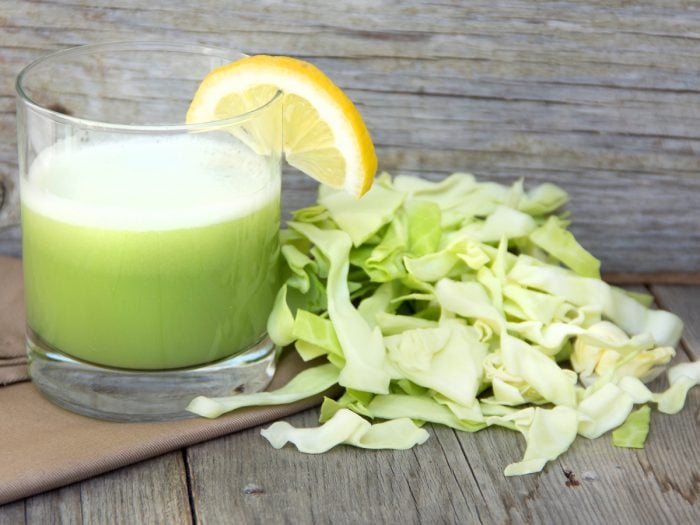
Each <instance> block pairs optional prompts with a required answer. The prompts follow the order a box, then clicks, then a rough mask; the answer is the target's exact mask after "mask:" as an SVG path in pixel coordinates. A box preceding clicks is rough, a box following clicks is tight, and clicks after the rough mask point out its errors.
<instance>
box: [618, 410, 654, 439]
mask: <svg viewBox="0 0 700 525" xmlns="http://www.w3.org/2000/svg"><path fill="white" fill-rule="evenodd" d="M650 421H651V408H649V405H644V406H642V407H639V408H638V409H637V410H634V411H633V412H632V413H630V415H629V416H628V417H627V420H626V421H625V422H624V423H623V424H622V425H621V426H620V427H618V428H617V429H615V430H613V433H612V440H613V445H615V446H616V447H622V448H644V443H645V442H646V440H647V435H648V434H649V422H650Z"/></svg>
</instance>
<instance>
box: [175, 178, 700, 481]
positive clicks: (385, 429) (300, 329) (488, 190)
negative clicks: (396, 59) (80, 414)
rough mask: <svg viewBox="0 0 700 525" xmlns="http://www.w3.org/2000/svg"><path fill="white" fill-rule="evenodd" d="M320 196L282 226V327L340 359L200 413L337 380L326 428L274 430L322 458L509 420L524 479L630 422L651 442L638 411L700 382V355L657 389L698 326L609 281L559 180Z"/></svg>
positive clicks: (377, 187) (512, 468)
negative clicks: (687, 333)
mask: <svg viewBox="0 0 700 525" xmlns="http://www.w3.org/2000/svg"><path fill="white" fill-rule="evenodd" d="M319 195H320V196H319V200H318V203H317V204H315V205H313V206H311V207H308V208H305V209H301V210H297V211H296V212H294V213H293V218H294V220H293V221H292V222H290V223H289V229H288V230H285V231H284V232H283V235H282V241H283V247H282V255H283V257H284V261H285V262H286V276H287V277H286V282H285V284H284V285H283V286H282V288H281V289H280V292H279V293H278V295H277V298H276V301H275V306H274V309H273V311H272V314H271V315H270V318H269V321H268V333H269V334H270V336H271V337H272V339H273V340H274V341H275V342H276V343H277V344H279V345H289V344H292V343H293V344H294V347H295V349H296V351H297V352H298V353H299V354H300V355H301V357H302V358H303V359H304V360H310V359H315V358H319V357H320V358H323V357H325V358H326V359H327V360H328V361H329V364H326V365H322V366H320V367H316V368H312V369H310V370H307V371H305V372H302V373H300V374H299V375H298V376H297V377H296V378H295V379H293V380H292V381H291V382H290V383H289V384H288V385H287V386H285V387H283V388H282V389H280V390H277V391H275V392H269V393H259V394H248V395H243V396H233V397H231V398H224V399H207V398H201V397H200V398H197V399H195V400H194V401H193V402H192V403H191V405H190V407H189V409H190V410H192V411H193V412H195V413H198V414H201V415H204V416H206V417H216V416H217V415H219V414H221V413H223V412H225V411H228V410H233V409H235V408H238V407H242V406H250V405H254V404H275V403H287V402H290V401H294V400H297V399H301V398H304V397H307V396H310V395H312V394H317V393H319V392H322V391H324V390H325V389H327V388H328V387H329V386H331V385H333V384H336V383H337V384H339V385H341V386H343V387H344V388H345V392H344V393H343V395H342V396H341V397H340V398H338V399H325V400H324V402H323V405H322V407H321V417H320V420H321V422H323V423H324V424H323V425H322V426H320V427H317V428H313V429H295V428H292V427H291V426H290V425H288V424H286V423H275V424H273V425H272V426H271V427H270V428H269V429H266V430H264V431H263V435H264V436H265V437H266V438H267V439H268V440H269V441H270V442H271V443H272V444H273V446H275V447H277V448H279V447H282V446H284V444H285V443H288V442H291V443H293V444H295V445H296V446H297V448H298V449H299V450H301V451H303V452H309V453H319V452H323V451H326V450H328V449H330V448H332V447H334V446H336V445H340V444H349V445H353V446H359V447H364V448H396V449H402V448H408V447H411V446H414V445H416V444H420V443H423V442H424V441H425V440H426V439H427V438H428V433H427V432H426V431H425V430H423V429H421V428H419V425H421V424H422V423H425V422H429V423H433V424H440V425H445V426H448V427H451V428H454V429H456V430H460V431H465V432H476V431H479V430H481V429H483V428H486V427H488V426H492V425H498V426H502V427H505V428H508V429H511V430H515V431H518V432H520V433H521V434H522V435H523V437H524V438H525V441H526V449H525V454H524V456H523V458H522V459H521V460H520V461H518V462H515V463H511V464H510V465H508V466H507V467H506V468H505V474H506V475H508V476H512V475H522V474H529V473H532V472H538V471H540V470H542V469H543V468H544V466H545V465H546V463H547V462H548V461H551V460H553V459H555V458H556V457H558V456H559V455H561V454H562V453H564V452H565V451H566V450H567V449H568V448H569V446H570V445H571V443H573V441H574V440H575V438H576V436H577V435H581V436H584V437H586V438H590V439H594V438H597V437H598V436H601V435H602V434H604V433H606V432H609V431H610V430H614V429H617V430H614V434H613V436H614V437H613V439H614V440H615V443H616V444H619V443H626V444H627V445H626V446H637V444H639V443H643V441H644V439H643V435H645V431H644V429H645V426H648V422H647V423H645V417H647V416H648V414H647V416H645V415H644V414H645V409H641V411H639V410H638V411H636V412H633V408H634V405H635V404H646V403H655V404H656V406H657V408H658V410H660V411H662V412H666V413H675V412H678V411H679V410H681V409H682V407H683V405H684V403H685V399H686V396H687V393H688V390H689V389H690V388H692V387H693V386H694V385H696V384H698V383H699V382H700V363H684V364H680V365H677V366H675V367H672V368H671V369H670V370H669V372H668V374H669V385H670V386H669V388H668V389H667V390H666V391H665V392H658V393H654V392H651V391H650V390H649V389H648V388H647V386H646V385H645V384H644V382H645V381H649V380H651V379H653V378H654V377H655V376H656V375H658V374H659V373H660V372H661V371H663V369H664V368H665V367H666V366H667V364H668V363H669V362H670V360H671V359H672V358H673V356H674V355H675V350H674V347H675V346H676V344H677V343H678V340H679V338H680V335H681V331H682V327H683V325H682V323H681V321H680V319H678V317H677V316H675V315H673V314H672V313H669V312H665V311H662V310H654V309H651V308H650V307H649V306H650V297H648V296H646V295H644V294H636V293H630V292H627V291H625V290H621V289H619V288H615V287H613V286H610V285H608V284H606V283H605V282H603V281H602V280H601V279H600V263H599V261H598V260H597V259H596V258H595V257H594V256H593V255H591V254H590V253H589V252H588V251H586V250H585V248H584V247H583V246H581V245H580V244H579V243H578V241H577V240H576V239H575V238H574V236H573V235H572V234H571V233H570V232H569V231H568V229H567V227H568V223H569V221H568V219H567V217H566V216H565V215H564V214H559V215H557V214H556V211H557V209H558V208H560V207H561V206H562V205H563V204H564V203H565V202H566V201H567V195H566V193H565V192H564V191H563V190H561V189H560V188H558V187H556V186H554V185H552V184H544V185H541V186H538V187H537V188H534V189H533V190H531V191H529V192H526V191H525V190H524V187H523V183H522V181H517V182H516V183H515V184H513V185H512V186H510V187H507V186H503V185H500V184H495V183H482V182H478V181H477V180H476V179H475V178H474V177H473V176H471V175H468V174H459V173H456V174H453V175H451V176H449V177H447V178H445V179H444V180H442V181H440V182H431V181H428V180H425V179H421V178H417V177H410V176H399V177H396V178H394V179H392V178H391V177H390V176H389V175H388V174H382V175H381V176H380V177H378V179H377V180H376V181H375V184H374V186H373V187H372V189H371V190H370V191H369V192H368V193H367V195H365V196H364V197H362V198H361V199H359V200H357V199H355V198H354V197H351V196H349V195H347V194H345V193H343V192H341V191H338V190H332V189H329V188H325V187H322V188H321V189H320V192H319ZM646 410H648V409H646ZM370 420H371V421H385V422H380V423H375V424H372V423H370ZM630 443H631V444H632V445H630Z"/></svg>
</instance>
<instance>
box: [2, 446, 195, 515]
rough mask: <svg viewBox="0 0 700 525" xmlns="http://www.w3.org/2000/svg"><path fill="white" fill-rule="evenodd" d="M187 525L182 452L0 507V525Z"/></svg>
mask: <svg viewBox="0 0 700 525" xmlns="http://www.w3.org/2000/svg"><path fill="white" fill-rule="evenodd" d="M5 523H7V524H8V525H15V524H19V523H24V524H26V525H33V524H37V525H43V524H74V523H85V524H100V525H103V524H104V525H109V524H115V525H116V524H119V525H121V524H124V523H144V524H161V523H168V524H174V525H179V524H191V523H192V519H191V513H190V508H189V500H188V491H187V482H186V475H185V467H184V462H183V457H182V454H181V453H179V452H174V453H172V454H166V455H164V456H161V457H158V458H155V459H152V460H149V461H144V462H142V463H137V464H136V465H132V466H130V467H127V468H123V469H119V470H116V471H114V472H110V473H108V474H105V475H103V476H98V477H95V478H92V479H89V480H86V481H83V482H81V483H76V484H74V485H70V486H68V487H64V488H61V489H58V490H54V491H50V492H47V493H44V494H39V495H38V496H34V497H31V498H27V499H26V500H24V501H19V502H16V503H12V504H9V505H5V506H0V524H2V525H5Z"/></svg>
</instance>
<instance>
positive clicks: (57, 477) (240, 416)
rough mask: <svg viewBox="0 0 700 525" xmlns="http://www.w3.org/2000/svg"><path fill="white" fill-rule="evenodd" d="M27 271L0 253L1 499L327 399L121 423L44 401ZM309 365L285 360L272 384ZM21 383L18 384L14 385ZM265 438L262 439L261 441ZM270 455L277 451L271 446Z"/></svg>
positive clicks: (289, 358)
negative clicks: (32, 344)
mask: <svg viewBox="0 0 700 525" xmlns="http://www.w3.org/2000/svg"><path fill="white" fill-rule="evenodd" d="M23 354H24V313H23V304H22V273H21V269H20V263H19V261H18V260H16V259H10V258H7V257H0V384H3V383H4V384H5V385H7V386H4V387H1V388H0V504H3V503H7V502H10V501H13V500H16V499H20V498H24V497H27V496H30V495H33V494H37V493H39V492H43V491H46V490H50V489H53V488H56V487H61V486H63V485H68V484H70V483H74V482H76V481H80V480H83V479H86V478H89V477H91V476H95V475H97V474H101V473H103V472H107V471H109V470H113V469H115V468H118V467H122V466H125V465H129V464H131V463H136V462H138V461H141V460H144V459H147V458H150V457H153V456H157V455H159V454H163V453H165V452H168V451H171V450H176V449H178V448H182V447H184V446H187V445H191V444H193V443H198V442H201V441H205V440H207V439H211V438H215V437H218V436H222V435H225V434H229V433H231V432H236V431H238V430H242V429H244V428H248V427H252V426H256V425H260V424H262V423H266V422H268V421H273V420H275V419H279V418H282V417H285V416H287V415H290V414H293V413H295V412H299V411H301V410H304V409H306V408H310V407H312V406H314V405H316V404H318V403H319V402H320V400H321V399H322V396H320V395H319V396H315V397H313V398H310V399H306V400H304V401H299V402H297V403H291V404H289V405H282V406H277V407H254V408H248V409H241V410H238V411H236V412H235V413H232V414H228V415H226V416H222V417H220V418H218V419H215V420H206V419H199V418H198V419H191V420H185V421H174V422H168V423H115V422H109V421H100V420H97V419H91V418H88V417H84V416H79V415H77V414H73V413H72V412H68V411H67V410H64V409H62V408H59V407H57V406H55V405H53V404H51V403H50V402H49V401H47V400H46V399H44V398H43V397H42V396H41V395H40V394H39V393H38V391H37V390H36V389H35V388H34V386H33V385H32V384H31V383H29V382H24V383H22V382H20V381H23V380H25V379H27V373H26V365H25V362H26V361H25V360H24V357H23ZM305 366H306V365H305V364H304V363H303V362H302V361H301V359H299V357H298V356H297V354H296V353H292V352H289V353H287V354H285V356H284V357H283V358H282V360H281V361H280V363H279V365H278V368H277V374H275V377H274V379H273V381H272V384H271V385H270V389H275V388H279V387H280V386H282V385H284V384H285V383H286V382H287V381H289V380H290V379H291V378H292V377H294V376H295V375H296V374H297V373H298V372H299V371H301V370H302V369H303V368H304V367H305ZM9 383H15V384H9ZM261 439H262V438H261ZM270 453H271V454H272V453H274V451H273V450H272V449H270Z"/></svg>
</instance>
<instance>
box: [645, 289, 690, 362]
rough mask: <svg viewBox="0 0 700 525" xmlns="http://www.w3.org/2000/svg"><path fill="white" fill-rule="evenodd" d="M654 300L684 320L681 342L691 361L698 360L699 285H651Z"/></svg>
mask: <svg viewBox="0 0 700 525" xmlns="http://www.w3.org/2000/svg"><path fill="white" fill-rule="evenodd" d="M651 291H652V293H653V294H654V297H655V298H656V301H657V302H658V303H659V304H661V305H662V307H663V308H664V309H666V310H671V311H672V312H675V313H677V314H678V315H679V316H680V317H681V319H683V321H684V322H685V329H684V331H683V344H684V348H685V350H686V351H687V352H688V354H689V356H690V357H691V359H693V361H697V360H700V286H679V285H652V286H651Z"/></svg>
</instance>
